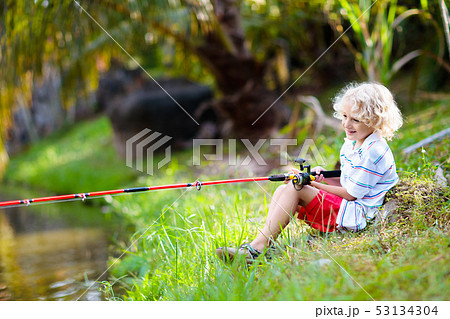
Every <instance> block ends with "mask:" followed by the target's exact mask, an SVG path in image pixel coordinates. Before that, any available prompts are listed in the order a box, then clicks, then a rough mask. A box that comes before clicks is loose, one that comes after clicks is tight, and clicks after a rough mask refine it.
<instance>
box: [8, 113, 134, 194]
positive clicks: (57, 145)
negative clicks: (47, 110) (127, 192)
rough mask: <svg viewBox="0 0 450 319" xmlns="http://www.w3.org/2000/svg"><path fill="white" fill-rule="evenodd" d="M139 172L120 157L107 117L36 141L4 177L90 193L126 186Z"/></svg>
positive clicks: (14, 181)
mask: <svg viewBox="0 0 450 319" xmlns="http://www.w3.org/2000/svg"><path fill="white" fill-rule="evenodd" d="M136 176H137V174H136V171H135V170H133V169H131V168H129V167H127V166H126V165H125V163H124V160H121V159H119V158H118V156H117V154H116V152H115V150H114V147H113V145H112V129H111V125H110V123H109V121H108V119H107V118H106V117H101V118H99V119H95V120H90V121H87V122H84V123H81V124H79V125H77V126H75V127H71V128H68V129H67V130H66V131H64V132H60V133H58V134H55V135H52V136H51V137H49V138H47V139H45V140H42V141H39V142H38V143H35V144H33V145H32V146H31V147H30V148H29V149H28V150H26V151H25V152H22V153H21V154H19V155H17V156H15V157H14V158H12V159H11V161H10V162H9V164H8V167H7V169H6V173H5V176H4V180H5V182H6V183H8V184H18V185H26V186H31V187H33V188H36V189H43V190H47V191H53V192H69V193H75V192H90V191H95V190H106V189H110V188H111V187H118V186H121V185H125V184H126V183H129V182H130V181H132V180H134V179H135V178H136Z"/></svg>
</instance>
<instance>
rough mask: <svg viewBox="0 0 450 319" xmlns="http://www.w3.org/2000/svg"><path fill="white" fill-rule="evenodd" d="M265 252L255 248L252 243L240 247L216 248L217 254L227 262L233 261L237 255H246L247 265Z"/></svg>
mask: <svg viewBox="0 0 450 319" xmlns="http://www.w3.org/2000/svg"><path fill="white" fill-rule="evenodd" d="M262 253H263V252H262V251H259V250H258V249H255V248H253V247H252V246H251V245H250V244H243V245H241V246H239V248H238V249H236V248H230V247H220V248H217V249H216V254H217V256H218V257H219V258H220V259H222V260H223V261H225V262H231V261H233V260H234V259H235V258H236V257H238V258H239V257H244V258H245V262H246V263H247V265H250V264H252V263H253V262H254V261H255V260H256V259H257V258H258V257H259V256H261V254H262Z"/></svg>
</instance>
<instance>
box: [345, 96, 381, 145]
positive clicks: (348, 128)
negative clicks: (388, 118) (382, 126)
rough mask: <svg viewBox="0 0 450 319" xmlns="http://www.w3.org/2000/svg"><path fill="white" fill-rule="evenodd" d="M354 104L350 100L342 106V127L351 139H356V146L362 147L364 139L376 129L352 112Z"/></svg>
mask: <svg viewBox="0 0 450 319" xmlns="http://www.w3.org/2000/svg"><path fill="white" fill-rule="evenodd" d="M351 110H352V105H351V104H350V103H348V102H345V103H344V106H343V108H342V127H343V128H344V130H345V134H346V135H347V138H348V139H349V140H350V141H356V144H355V148H356V147H360V146H361V145H362V143H363V142H364V140H365V139H366V138H367V136H369V135H370V134H372V133H373V132H374V129H373V128H371V127H369V126H367V125H366V124H364V123H363V122H360V121H359V120H358V119H357V118H354V117H353V116H352V114H351Z"/></svg>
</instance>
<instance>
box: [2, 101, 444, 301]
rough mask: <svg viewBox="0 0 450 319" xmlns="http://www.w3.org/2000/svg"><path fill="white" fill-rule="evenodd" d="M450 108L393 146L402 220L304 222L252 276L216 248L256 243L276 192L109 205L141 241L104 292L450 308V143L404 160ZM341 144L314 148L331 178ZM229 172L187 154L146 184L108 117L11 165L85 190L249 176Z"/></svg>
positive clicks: (142, 198)
mask: <svg viewBox="0 0 450 319" xmlns="http://www.w3.org/2000/svg"><path fill="white" fill-rule="evenodd" d="M448 103H449V101H441V102H433V103H429V104H431V106H430V107H428V108H427V109H426V110H424V111H420V112H417V113H415V114H412V115H408V116H407V121H406V123H405V125H404V127H403V128H402V129H401V131H400V133H399V138H398V139H396V140H394V141H392V142H391V143H390V144H391V148H392V149H393V151H394V155H395V157H396V162H397V165H398V172H399V175H400V177H401V184H400V185H399V187H398V188H397V189H396V190H394V191H392V192H391V193H390V198H391V199H392V200H397V206H398V207H399V208H398V209H397V211H396V212H395V213H393V214H392V218H390V219H389V220H385V221H378V222H377V223H376V224H375V223H374V224H372V225H371V226H370V227H368V228H367V229H366V230H365V231H363V232H361V233H358V234H331V235H328V236H326V237H321V236H318V235H317V234H316V233H314V232H311V230H310V229H309V228H308V227H307V226H306V225H305V224H303V223H302V222H298V221H296V222H294V223H291V224H290V226H289V227H288V228H287V229H286V230H285V232H284V233H283V234H282V236H281V238H280V239H279V240H278V242H277V245H278V246H277V249H276V251H275V254H274V256H273V258H272V259H271V260H264V259H261V260H260V261H259V262H258V263H257V264H256V265H255V266H253V267H251V268H250V269H247V268H246V267H245V266H244V265H243V264H242V263H235V264H233V265H225V264H223V263H222V262H221V261H220V260H218V259H217V258H216V257H215V255H214V249H215V248H216V247H220V246H238V245H240V244H242V243H244V242H247V241H249V240H251V239H252V238H253V237H254V236H255V234H256V233H257V231H258V228H261V227H262V225H263V223H264V217H265V215H266V212H267V209H268V205H269V203H270V200H271V195H272V193H273V191H274V190H275V188H276V187H277V184H275V183H272V184H271V183H248V184H234V185H221V186H215V187H213V186H211V187H203V188H202V190H201V191H200V192H198V191H196V190H195V189H189V190H172V191H160V192H153V193H143V194H135V195H132V196H118V197H107V198H106V201H107V202H108V203H109V205H108V207H109V209H110V210H112V211H114V212H116V213H117V214H120V215H121V216H123V217H124V218H126V220H127V221H129V222H131V223H133V225H135V227H136V229H137V232H136V233H135V234H134V235H133V236H132V237H131V238H130V240H129V241H128V242H127V243H123V244H122V247H121V248H122V249H123V250H126V249H128V248H129V249H128V250H127V253H126V254H125V255H124V257H122V258H121V259H119V260H116V259H115V258H111V261H110V262H111V264H112V263H114V266H113V268H112V276H113V277H114V278H112V280H111V282H109V283H105V285H104V289H105V292H106V293H107V294H108V295H109V297H110V299H124V300H371V299H372V298H374V299H377V300H403V299H406V300H428V299H432V300H448V299H449V298H450V289H449V284H448V273H449V266H448V265H449V257H448V256H449V254H448V246H449V244H450V242H449V236H448V235H449V217H448V216H449V214H448V211H449V208H450V203H449V197H450V194H449V188H448V187H447V188H445V189H441V188H438V187H437V186H435V184H434V181H433V176H434V172H435V170H436V168H437V166H440V167H441V168H442V169H444V175H445V174H448V173H449V171H450V167H449V161H448V156H449V153H448V145H449V141H450V140H449V138H447V139H444V140H442V141H440V142H436V143H433V144H431V145H428V146H426V147H424V148H423V150H422V149H419V150H417V151H416V152H413V153H412V154H410V155H403V154H402V152H401V151H402V149H403V148H405V147H407V146H410V145H411V144H414V143H416V142H418V141H420V140H422V139H423V138H425V137H427V136H429V135H431V134H433V133H436V132H438V131H440V130H442V129H444V128H446V127H449V126H450V109H449V107H448ZM329 136H331V137H329ZM342 137H343V136H337V137H336V136H333V134H324V135H323V136H321V137H319V138H318V139H316V141H315V142H316V145H317V146H318V147H319V149H320V150H321V151H322V156H323V157H324V158H326V159H327V160H329V165H330V167H328V168H332V167H331V166H333V165H334V161H335V159H336V158H337V153H338V151H339V146H340V141H341V140H342ZM266 155H267V156H270V154H266ZM31 163H32V164H31ZM311 164H312V165H314V163H311ZM228 169H229V168H227V167H226V166H224V165H220V164H217V163H213V165H210V166H208V163H205V165H203V166H202V169H201V170H200V169H199V168H196V170H193V169H192V158H191V150H187V151H185V152H180V153H177V154H173V156H172V161H171V162H170V163H169V164H168V165H166V166H164V167H163V168H162V169H161V170H158V171H157V172H156V174H155V175H154V176H139V175H137V174H136V173H135V171H134V170H132V169H130V168H127V167H126V166H125V165H124V163H123V161H121V160H118V159H117V158H116V156H115V153H114V150H113V147H112V139H111V128H110V126H109V124H108V122H107V120H106V119H105V118H100V119H97V120H95V121H90V122H87V123H83V124H82V125H80V126H77V127H74V128H72V129H70V130H68V131H67V132H64V133H61V134H60V135H59V136H54V137H52V138H51V139H48V140H46V141H44V142H41V143H39V144H37V145H35V146H33V147H32V148H31V149H30V150H29V151H28V152H25V153H23V154H21V155H20V156H17V157H14V158H12V159H11V162H10V165H9V166H8V168H7V172H6V176H5V180H6V181H7V182H8V183H14V184H25V185H31V186H33V187H36V188H45V189H48V190H53V191H55V192H63V191H64V192H66V191H67V192H79V191H91V190H100V189H113V188H116V187H128V186H142V185H159V184H169V183H179V182H185V181H194V180H195V179H197V178H199V179H200V180H212V179H220V178H228V177H230V176H233V177H239V176H247V175H248V174H247V173H246V172H239V171H236V172H230V171H229V170H228ZM278 172H279V169H274V173H278ZM130 244H131V246H130ZM117 278H120V280H118V281H117V282H116V283H115V284H114V285H112V282H113V281H114V280H115V279H117ZM112 286H115V287H119V286H120V287H122V288H123V289H122V290H121V292H122V294H121V295H115V292H114V289H112V288H111V287H112Z"/></svg>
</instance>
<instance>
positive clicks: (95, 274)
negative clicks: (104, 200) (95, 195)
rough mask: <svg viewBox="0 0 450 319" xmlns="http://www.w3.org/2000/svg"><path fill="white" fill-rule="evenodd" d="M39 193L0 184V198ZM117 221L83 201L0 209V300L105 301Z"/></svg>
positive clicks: (98, 208) (35, 195) (8, 198)
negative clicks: (102, 286)
mask: <svg viewBox="0 0 450 319" xmlns="http://www.w3.org/2000/svg"><path fill="white" fill-rule="evenodd" d="M37 196H40V195H38V194H35V193H34V194H33V195H31V194H29V193H28V192H26V191H24V190H17V189H14V190H13V189H11V188H10V187H8V188H7V187H5V186H0V201H3V200H13V199H22V198H30V197H37ZM100 201H101V200H100ZM113 225H114V223H113V222H111V221H110V220H109V218H108V216H107V215H105V214H102V213H101V208H100V207H99V206H92V205H86V203H82V202H81V201H77V202H65V203H54V204H45V205H36V206H33V205H32V206H29V207H25V206H24V207H14V208H8V209H0V300H103V299H104V296H103V294H102V293H101V292H100V291H99V283H98V281H102V280H106V279H107V275H108V274H107V273H105V271H106V269H107V260H108V249H109V247H110V244H111V243H110V241H111V236H112V234H113V233H114V231H113V230H112V228H113Z"/></svg>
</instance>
